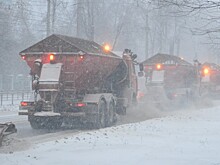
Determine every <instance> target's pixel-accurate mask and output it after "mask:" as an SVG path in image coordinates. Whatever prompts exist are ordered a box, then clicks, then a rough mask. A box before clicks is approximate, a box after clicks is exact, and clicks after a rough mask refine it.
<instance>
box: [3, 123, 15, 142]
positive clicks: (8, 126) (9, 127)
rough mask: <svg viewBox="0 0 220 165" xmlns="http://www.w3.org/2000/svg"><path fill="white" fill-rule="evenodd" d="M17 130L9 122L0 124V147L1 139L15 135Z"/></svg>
mask: <svg viewBox="0 0 220 165" xmlns="http://www.w3.org/2000/svg"><path fill="white" fill-rule="evenodd" d="M16 132H17V129H16V128H15V125H14V124H13V123H11V122H9V123H4V124H0V146H1V145H2V141H3V137H4V136H6V135H9V134H12V133H16Z"/></svg>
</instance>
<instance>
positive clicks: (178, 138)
mask: <svg viewBox="0 0 220 165" xmlns="http://www.w3.org/2000/svg"><path fill="white" fill-rule="evenodd" d="M51 135H52V136H53V134H51ZM24 143H25V142H23V143H22V142H21V144H24ZM23 149H25V150H24V151H19V152H13V148H12V150H11V152H10V150H8V152H10V154H0V160H1V162H0V163H1V164H3V165H14V164H17V165H30V164H32V165H35V164H36V165H39V164H41V165H44V164H45V165H48V164H54V165H56V164H57V165H58V164H65V165H68V164H69V165H70V164H71V165H72V164H80V165H99V164H100V165H101V164H105V165H113V164H114V165H122V164H127V165H134V164H137V165H146V164H149V165H152V164H163V165H164V164H168V165H172V164H173V165H176V164H178V165H181V164H184V165H186V164H191V165H203V164H204V165H217V164H220V157H219V153H220V107H213V108H206V109H197V110H181V111H176V112H174V113H172V114H171V115H169V116H166V117H161V118H154V119H149V120H147V121H143V122H138V123H132V124H125V125H119V126H115V127H111V128H106V129H100V130H90V131H84V132H77V133H71V132H69V133H68V134H65V135H64V138H56V137H54V138H53V139H52V140H51V141H49V142H44V143H40V144H35V145H30V146H27V147H26V148H23Z"/></svg>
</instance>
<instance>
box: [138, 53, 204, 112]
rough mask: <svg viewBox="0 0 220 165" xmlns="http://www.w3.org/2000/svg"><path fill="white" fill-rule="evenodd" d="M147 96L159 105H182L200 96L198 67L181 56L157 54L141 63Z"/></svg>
mask: <svg viewBox="0 0 220 165" xmlns="http://www.w3.org/2000/svg"><path fill="white" fill-rule="evenodd" d="M141 65H142V70H143V72H144V76H145V86H146V92H145V93H146V94H145V95H146V97H147V96H148V95H149V97H147V98H149V99H150V100H151V101H152V102H153V103H155V104H156V105H157V106H161V107H160V108H163V107H164V105H166V104H167V105H168V106H169V107H170V105H177V106H180V105H182V104H184V103H188V102H189V101H192V100H194V99H195V98H196V97H197V96H198V93H199V92H198V91H199V84H200V83H199V81H200V78H199V77H200V76H199V73H197V68H196V67H194V65H192V64H191V63H189V62H187V61H185V60H183V59H182V58H180V57H177V56H173V55H167V54H156V55H155V56H152V57H151V58H149V59H147V60H145V61H144V62H142V63H141Z"/></svg>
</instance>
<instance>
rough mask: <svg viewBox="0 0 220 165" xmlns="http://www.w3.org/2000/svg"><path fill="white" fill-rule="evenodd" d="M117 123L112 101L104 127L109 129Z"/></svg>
mask: <svg viewBox="0 0 220 165" xmlns="http://www.w3.org/2000/svg"><path fill="white" fill-rule="evenodd" d="M116 121H117V117H116V110H115V104H114V101H112V100H111V101H110V103H109V107H108V117H107V123H106V126H107V127H110V126H112V125H113V124H114V123H115V122H116Z"/></svg>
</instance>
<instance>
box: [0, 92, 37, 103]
mask: <svg viewBox="0 0 220 165" xmlns="http://www.w3.org/2000/svg"><path fill="white" fill-rule="evenodd" d="M32 94H33V92H32V91H10V92H0V106H3V105H14V104H19V103H20V101H23V100H29V99H30V97H31V95H32Z"/></svg>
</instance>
